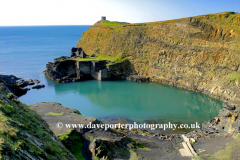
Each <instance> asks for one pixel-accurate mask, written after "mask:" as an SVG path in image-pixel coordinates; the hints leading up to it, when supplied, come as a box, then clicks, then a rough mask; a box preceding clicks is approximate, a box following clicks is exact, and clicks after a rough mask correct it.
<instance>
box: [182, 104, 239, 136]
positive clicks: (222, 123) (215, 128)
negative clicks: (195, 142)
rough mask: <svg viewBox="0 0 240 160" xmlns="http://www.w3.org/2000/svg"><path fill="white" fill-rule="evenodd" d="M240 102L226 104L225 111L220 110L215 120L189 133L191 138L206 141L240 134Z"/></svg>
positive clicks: (224, 105)
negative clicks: (216, 137)
mask: <svg viewBox="0 0 240 160" xmlns="http://www.w3.org/2000/svg"><path fill="white" fill-rule="evenodd" d="M239 115H240V102H225V103H224V104H223V109H220V110H219V113H218V116H217V117H215V118H214V119H213V120H209V121H206V122H204V123H203V124H202V129H197V130H194V131H193V132H190V133H188V134H187V135H188V136H189V137H192V138H195V139H205V138H211V137H215V136H224V135H227V134H230V135H232V134H233V133H240V116H239Z"/></svg>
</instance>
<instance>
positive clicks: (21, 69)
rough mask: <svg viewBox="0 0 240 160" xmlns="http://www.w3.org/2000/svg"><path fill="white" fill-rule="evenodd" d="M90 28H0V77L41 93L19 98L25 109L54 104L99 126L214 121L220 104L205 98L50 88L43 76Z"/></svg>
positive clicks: (153, 90)
mask: <svg viewBox="0 0 240 160" xmlns="http://www.w3.org/2000/svg"><path fill="white" fill-rule="evenodd" d="M89 27H90V26H31V27H0V74H6V75H10V74H12V75H15V76H17V77H21V78H24V79H30V78H31V79H35V78H36V79H39V80H40V81H41V83H40V84H45V86H46V87H45V88H43V89H40V90H34V89H32V90H30V91H29V92H28V93H27V94H26V95H23V96H21V97H20V98H19V100H20V101H22V102H24V103H26V104H32V103H37V102H58V103H61V104H62V105H64V106H67V107H69V108H75V109H78V110H79V111H80V112H81V113H82V114H83V115H85V116H90V117H95V118H98V119H100V120H106V119H110V120H113V119H119V118H120V119H126V120H128V121H137V122H153V121H155V122H169V121H171V122H181V123H195V122H196V121H197V122H199V123H202V122H204V121H205V120H210V119H212V118H213V117H215V116H217V113H218V110H219V109H220V108H221V107H222V102H220V101H218V100H215V99H213V98H210V97H208V96H206V95H202V94H199V93H194V92H191V91H186V90H182V89H178V88H175V87H169V86H165V85H161V84H155V83H137V82H129V81H97V80H90V81H83V82H75V83H65V84H62V83H55V82H53V81H51V80H48V79H47V78H45V77H44V74H43V72H42V71H43V70H44V69H45V67H46V64H47V63H48V62H53V60H54V58H56V57H60V56H69V55H70V49H71V48H72V47H75V46H76V44H77V42H78V40H79V39H80V38H81V37H82V33H83V32H85V31H86V30H87V29H88V28H89Z"/></svg>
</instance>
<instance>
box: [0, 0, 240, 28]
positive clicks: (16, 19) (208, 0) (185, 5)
mask: <svg viewBox="0 0 240 160" xmlns="http://www.w3.org/2000/svg"><path fill="white" fill-rule="evenodd" d="M226 11H234V12H240V0H0V26H35V25H93V24H94V23H96V22H97V21H98V20H100V19H101V16H106V17H107V20H110V21H121V22H129V23H143V22H155V21H163V20H170V19H178V18H184V17H191V16H197V15H204V14H211V13H219V12H226Z"/></svg>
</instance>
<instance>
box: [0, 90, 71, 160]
mask: <svg viewBox="0 0 240 160" xmlns="http://www.w3.org/2000/svg"><path fill="white" fill-rule="evenodd" d="M4 87H5V88H4ZM7 91H9V89H8V88H7V86H1V88H0V132H1V134H0V159H11V160H14V159H26V160H43V159H71V160H76V158H75V157H74V156H73V155H72V154H71V153H70V152H69V151H68V150H67V149H66V148H65V147H64V146H63V144H62V143H61V141H60V140H59V139H58V138H57V137H56V136H55V135H54V134H53V132H52V131H51V130H50V129H49V127H48V124H47V123H46V121H45V120H43V119H42V118H41V117H40V116H39V115H38V114H37V113H36V112H35V111H33V110H31V109H30V108H29V106H27V105H26V104H24V103H22V102H20V101H18V100H16V99H15V98H16V97H15V96H13V95H12V93H9V92H7Z"/></svg>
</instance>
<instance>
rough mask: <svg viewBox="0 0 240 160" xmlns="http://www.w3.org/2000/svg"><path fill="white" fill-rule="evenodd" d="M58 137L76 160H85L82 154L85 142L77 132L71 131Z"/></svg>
mask: <svg viewBox="0 0 240 160" xmlns="http://www.w3.org/2000/svg"><path fill="white" fill-rule="evenodd" d="M58 137H59V139H60V140H61V142H62V143H63V144H64V146H65V147H66V148H67V149H68V150H69V151H70V152H71V153H72V154H73V155H74V156H75V157H76V159H78V160H85V158H84V157H83V154H82V147H83V141H82V139H81V136H80V134H79V133H78V132H77V131H75V130H70V131H69V133H67V134H59V135H58Z"/></svg>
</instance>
